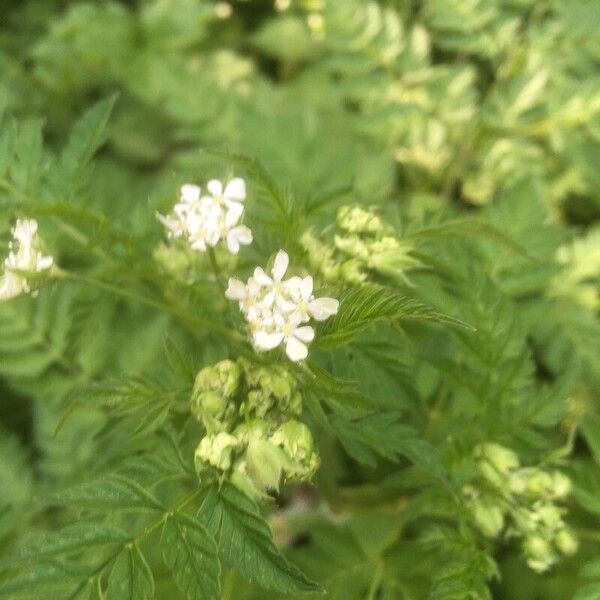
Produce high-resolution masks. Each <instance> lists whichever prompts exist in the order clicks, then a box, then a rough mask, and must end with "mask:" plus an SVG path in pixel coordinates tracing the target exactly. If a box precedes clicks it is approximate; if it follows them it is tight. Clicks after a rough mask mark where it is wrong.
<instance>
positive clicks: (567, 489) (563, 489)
mask: <svg viewBox="0 0 600 600" xmlns="http://www.w3.org/2000/svg"><path fill="white" fill-rule="evenodd" d="M551 487H552V494H553V496H554V497H555V498H566V497H567V496H568V495H569V494H570V493H571V489H572V487H573V486H572V484H571V480H570V479H569V478H568V477H567V476H566V475H565V474H564V473H561V472H560V471H554V473H552V486H551Z"/></svg>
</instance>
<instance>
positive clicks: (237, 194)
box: [156, 177, 252, 254]
mask: <svg viewBox="0 0 600 600" xmlns="http://www.w3.org/2000/svg"><path fill="white" fill-rule="evenodd" d="M206 187H207V189H208V192H209V193H208V195H205V196H201V189H200V188H199V187H198V186H197V185H192V184H186V185H184V186H182V187H181V197H180V201H179V202H178V203H177V204H176V205H175V206H174V207H173V214H172V215H169V216H164V215H161V214H157V215H156V216H157V218H158V219H159V220H160V222H161V223H162V224H163V225H164V226H165V227H166V228H167V230H168V236H169V237H172V238H178V237H185V238H187V241H188V243H189V244H190V246H191V248H192V249H193V250H198V251H200V252H205V251H206V249H207V248H213V247H215V246H216V245H217V244H218V243H219V242H220V241H221V240H225V242H226V243H227V248H228V249H229V251H230V252H231V253H232V254H237V253H238V252H239V249H240V245H248V244H250V243H252V232H251V231H250V229H249V228H248V227H246V226H245V225H239V220H240V219H241V217H242V214H243V212H244V204H243V202H244V200H245V199H246V184H245V183H244V180H243V179H241V178H240V177H235V178H234V179H232V180H231V181H230V182H229V183H228V184H227V185H226V186H225V189H223V184H222V183H221V182H220V181H219V180H217V179H211V180H210V181H209V182H208V183H207V186H206Z"/></svg>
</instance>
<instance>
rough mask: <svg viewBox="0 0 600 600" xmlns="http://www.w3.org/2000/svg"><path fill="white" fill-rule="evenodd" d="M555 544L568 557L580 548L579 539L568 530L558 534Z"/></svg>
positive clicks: (562, 530)
mask: <svg viewBox="0 0 600 600" xmlns="http://www.w3.org/2000/svg"><path fill="white" fill-rule="evenodd" d="M554 543H555V545H556V547H557V548H558V549H559V550H560V551H561V552H562V553H563V554H565V555H567V556H570V555H572V554H575V552H577V548H578V546H579V543H578V542H577V538H576V537H575V536H574V535H573V534H572V533H571V532H570V531H569V530H568V529H561V530H560V531H559V532H558V533H557V534H556V537H555V538H554Z"/></svg>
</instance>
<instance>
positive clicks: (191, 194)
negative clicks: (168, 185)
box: [181, 183, 200, 202]
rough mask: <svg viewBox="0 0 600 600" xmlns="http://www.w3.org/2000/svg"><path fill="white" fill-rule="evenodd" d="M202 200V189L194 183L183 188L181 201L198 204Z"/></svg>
mask: <svg viewBox="0 0 600 600" xmlns="http://www.w3.org/2000/svg"><path fill="white" fill-rule="evenodd" d="M199 198H200V188H199V187H198V186H197V185H194V184H192V183H186V184H185V185H182V186H181V199H182V200H183V201H184V202H196V201H197V200H198V199H199Z"/></svg>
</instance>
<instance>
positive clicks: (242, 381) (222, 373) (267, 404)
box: [191, 359, 319, 497]
mask: <svg viewBox="0 0 600 600" xmlns="http://www.w3.org/2000/svg"><path fill="white" fill-rule="evenodd" d="M191 410H192V413H193V415H194V416H195V417H196V418H197V419H198V421H199V422H200V423H201V424H202V425H203V427H204V428H205V430H206V435H205V436H204V438H203V439H202V440H201V441H200V444H199V445H198V447H197V448H196V453H195V463H196V468H197V470H198V472H199V473H203V472H206V471H208V472H212V473H216V474H217V475H218V476H219V477H227V478H229V480H230V481H231V482H232V483H234V484H235V485H237V486H238V487H239V488H240V489H242V490H244V491H245V492H246V493H248V494H250V495H252V496H254V497H261V496H263V495H264V494H265V493H266V492H267V491H268V490H277V489H278V487H279V484H280V483H281V481H302V480H306V479H309V478H310V477H311V476H312V475H313V474H314V472H315V471H316V470H317V468H318V466H319V456H318V454H317V452H316V451H315V449H314V443H313V439H312V435H311V433H310V431H309V429H308V428H307V427H306V426H305V425H304V424H303V423H301V422H300V421H298V417H299V415H300V414H301V412H302V397H301V395H300V392H299V390H298V387H297V384H296V382H295V380H294V379H293V377H292V376H291V375H290V374H289V373H288V371H287V370H286V369H285V368H283V367H282V366H279V365H277V366H271V367H258V366H254V365H252V364H250V363H249V362H247V361H246V360H244V359H238V360H237V361H235V362H233V361H230V360H224V361H221V362H219V363H217V364H216V365H213V366H210V367H206V368H205V369H202V371H200V372H199V373H198V375H197V377H196V382H195V384H194V391H193V394H192V399H191Z"/></svg>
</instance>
